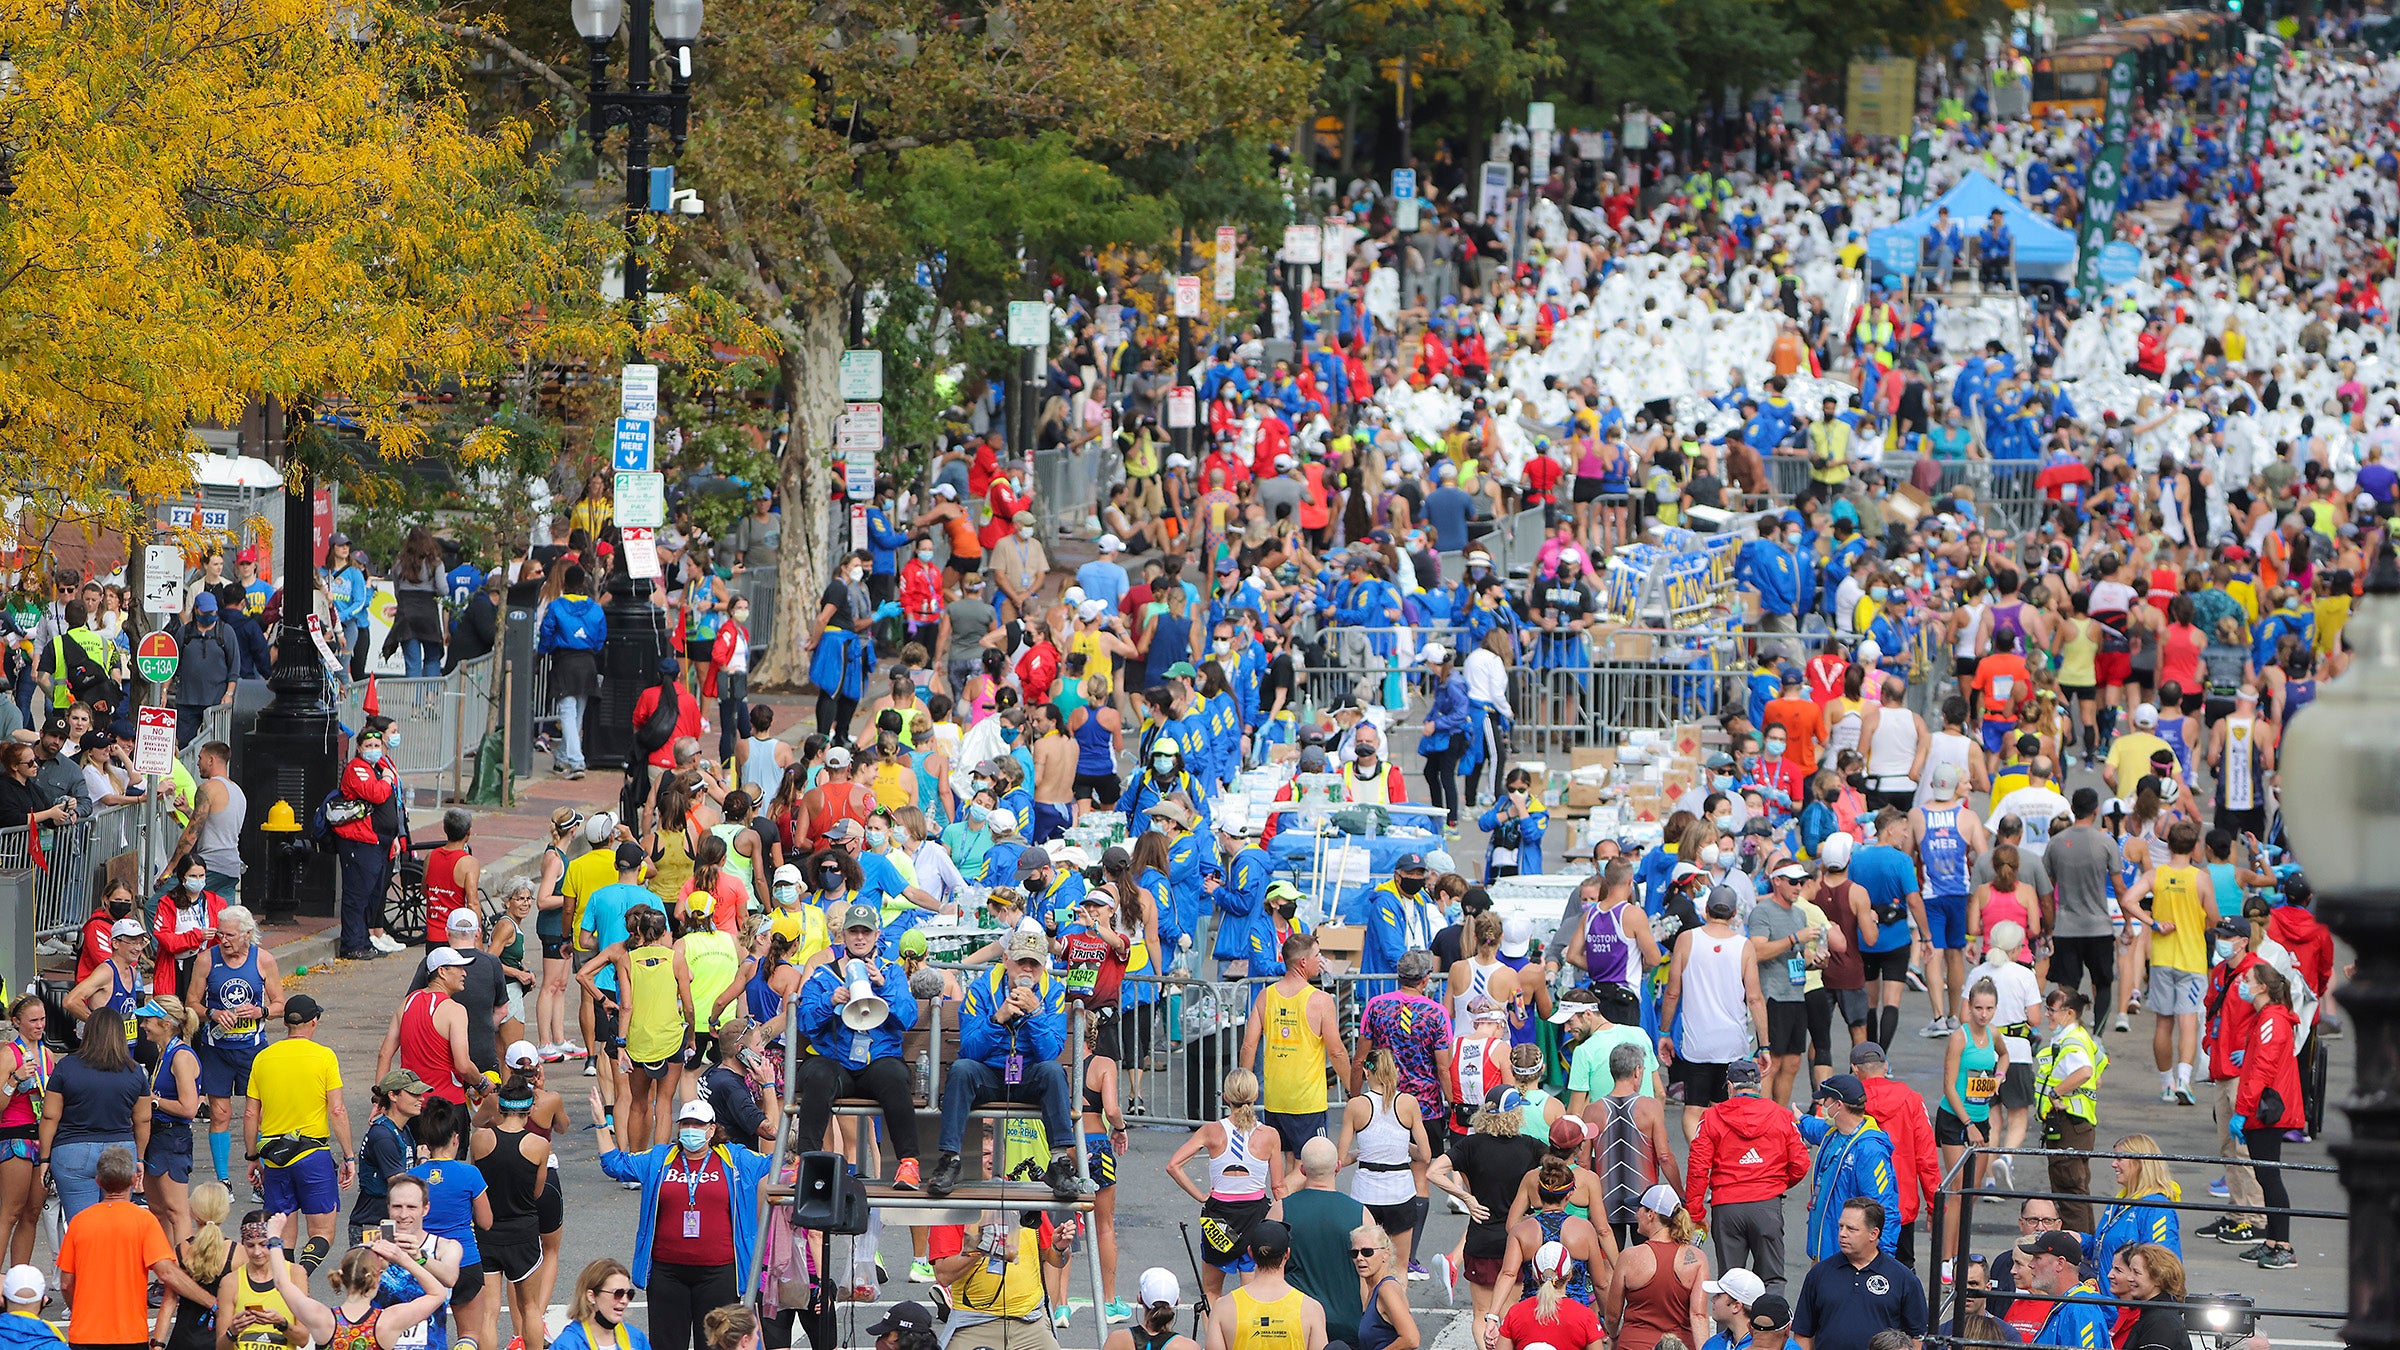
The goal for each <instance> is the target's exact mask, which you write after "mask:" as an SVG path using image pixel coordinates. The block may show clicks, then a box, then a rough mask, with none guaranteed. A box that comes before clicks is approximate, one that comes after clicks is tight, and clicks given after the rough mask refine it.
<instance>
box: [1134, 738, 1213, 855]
mask: <svg viewBox="0 0 2400 1350" xmlns="http://www.w3.org/2000/svg"><path fill="white" fill-rule="evenodd" d="M1183 763H1184V760H1183V747H1182V742H1181V741H1180V740H1179V739H1178V738H1177V737H1175V736H1172V735H1162V736H1159V737H1158V738H1157V739H1155V740H1153V741H1151V743H1150V750H1149V755H1148V758H1147V759H1146V760H1145V762H1144V765H1143V768H1142V771H1141V772H1140V773H1138V774H1136V775H1134V779H1133V782H1132V784H1131V785H1130V786H1128V787H1127V788H1126V789H1125V795H1123V796H1122V797H1119V798H1118V799H1117V808H1116V809H1117V810H1119V811H1122V812H1124V813H1125V831H1126V835H1127V837H1128V838H1138V837H1139V836H1140V835H1141V833H1142V832H1143V831H1144V830H1147V829H1149V828H1150V812H1151V810H1152V809H1153V808H1155V807H1156V806H1157V805H1158V804H1159V803H1160V802H1162V801H1165V800H1166V799H1167V798H1168V797H1169V796H1170V795H1171V794H1180V795H1181V796H1182V798H1183V800H1185V801H1187V802H1190V803H1192V804H1193V809H1194V811H1195V812H1196V813H1197V814H1198V816H1199V818H1200V820H1201V822H1202V823H1206V822H1207V821H1208V819H1209V816H1208V794H1207V792H1206V791H1205V790H1203V789H1202V788H1201V786H1200V781H1199V779H1197V778H1195V777H1194V776H1193V775H1192V774H1191V773H1189V772H1187V771H1186V770H1185V769H1184V767H1183Z"/></svg>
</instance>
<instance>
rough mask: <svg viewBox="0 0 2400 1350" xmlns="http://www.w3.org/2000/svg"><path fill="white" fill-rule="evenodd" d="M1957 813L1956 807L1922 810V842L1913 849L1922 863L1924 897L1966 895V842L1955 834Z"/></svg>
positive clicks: (1964, 837) (1961, 836)
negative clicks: (1923, 821) (1923, 825)
mask: <svg viewBox="0 0 2400 1350" xmlns="http://www.w3.org/2000/svg"><path fill="white" fill-rule="evenodd" d="M1960 810H1961V808H1959V807H1956V806H1953V807H1949V808H1947V809H1943V810H1937V809H1935V808H1933V807H1927V808H1925V839H1924V842H1922V843H1920V844H1919V845H1918V846H1917V856H1918V857H1920V858H1922V859H1923V860H1924V863H1925V893H1926V894H1927V895H1928V896H1963V895H1965V894H1966V893H1967V870H1968V864H1967V838H1966V836H1965V835H1963V834H1960V833H1959V832H1958V813H1959V811H1960Z"/></svg>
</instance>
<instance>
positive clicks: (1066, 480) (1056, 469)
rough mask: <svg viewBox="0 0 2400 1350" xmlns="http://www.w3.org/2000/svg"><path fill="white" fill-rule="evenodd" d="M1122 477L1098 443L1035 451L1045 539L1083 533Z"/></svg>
mask: <svg viewBox="0 0 2400 1350" xmlns="http://www.w3.org/2000/svg"><path fill="white" fill-rule="evenodd" d="M1123 474H1124V466H1123V464H1122V463H1121V461H1120V460H1119V458H1118V456H1117V452H1116V451H1115V450H1112V449H1108V448H1106V447H1105V446H1103V445H1101V444H1100V443H1099V442H1096V441H1095V442H1093V443H1092V444H1091V445H1090V446H1088V447H1086V448H1085V449H1082V450H1036V451H1034V452H1033V510H1034V516H1035V518H1036V523H1037V526H1038V528H1039V529H1040V530H1041V533H1042V538H1044V539H1047V540H1050V541H1053V542H1055V541H1056V540H1057V539H1058V537H1059V535H1060V534H1061V533H1062V532H1068V531H1074V530H1080V529H1082V528H1083V527H1084V523H1085V522H1086V521H1088V520H1089V519H1091V518H1092V517H1093V516H1096V515H1098V514H1100V502H1101V499H1102V497H1103V496H1104V495H1105V494H1106V492H1107V489H1108V486H1109V484H1111V483H1114V482H1115V481H1116V480H1117V479H1118V478H1120V477H1122V476H1123ZM755 608H756V606H753V609H754V610H755Z"/></svg>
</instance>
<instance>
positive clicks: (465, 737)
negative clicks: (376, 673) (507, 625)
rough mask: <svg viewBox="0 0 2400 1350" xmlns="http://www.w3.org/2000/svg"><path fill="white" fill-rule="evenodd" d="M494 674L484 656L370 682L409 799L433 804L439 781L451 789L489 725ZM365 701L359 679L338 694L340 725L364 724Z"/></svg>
mask: <svg viewBox="0 0 2400 1350" xmlns="http://www.w3.org/2000/svg"><path fill="white" fill-rule="evenodd" d="M498 670H499V657H498V655H497V654H496V653H487V654H485V655H483V656H480V657H477V658H476V659H475V660H473V661H468V662H465V663H463V664H461V665H460V666H459V667H458V668H457V669H456V670H453V671H451V672H450V673H449V674H447V675H440V676H426V677H422V678H418V679H406V678H396V677H386V678H379V679H378V680H377V681H376V682H375V689H376V699H377V704H376V706H377V709H378V711H380V712H381V713H382V714H383V715H384V716H385V717H388V718H391V719H392V722H393V723H394V728H393V729H394V730H396V731H398V732H399V733H400V742H399V744H398V745H392V746H387V753H389V754H390V756H391V760H392V764H393V766H394V767H395V768H397V769H399V770H400V775H401V778H402V780H403V781H405V782H406V783H407V784H408V787H409V791H410V793H411V794H412V795H417V794H427V793H430V794H431V795H432V798H433V802H434V803H436V804H438V803H439V801H440V800H441V798H442V796H443V795H444V791H445V789H444V783H445V780H447V781H449V782H450V783H451V785H452V787H456V785H457V783H458V782H459V781H460V778H459V775H460V774H461V772H462V765H463V763H464V761H465V759H466V757H467V755H468V754H469V753H471V752H472V751H473V750H474V749H475V747H476V744H477V743H478V742H480V741H481V740H482V739H483V733H484V731H485V729H486V728H487V727H488V725H489V712H490V706H491V682H492V681H493V680H494V679H496V678H498V675H497V672H498ZM366 698H367V685H366V682H365V681H363V680H362V681H359V682H357V683H354V684H351V685H350V686H348V687H347V688H345V689H343V690H342V698H341V705H340V715H341V720H342V724H343V725H345V726H350V727H356V726H358V725H359V724H360V722H362V721H363V720H364V719H365V717H366V707H365V705H366ZM535 706H537V707H539V706H540V705H539V704H536V705H535Z"/></svg>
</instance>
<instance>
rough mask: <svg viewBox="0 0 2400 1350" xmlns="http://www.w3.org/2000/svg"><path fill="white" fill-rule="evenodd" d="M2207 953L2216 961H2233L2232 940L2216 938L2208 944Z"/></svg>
mask: <svg viewBox="0 0 2400 1350" xmlns="http://www.w3.org/2000/svg"><path fill="white" fill-rule="evenodd" d="M2209 951H2210V954H2211V956H2212V957H2213V959H2215V960H2216V961H2219V962H2224V961H2230V960H2232V959H2233V939H2231V938H2218V939H2217V940H2216V941H2215V942H2213V943H2211V944H2209Z"/></svg>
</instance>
